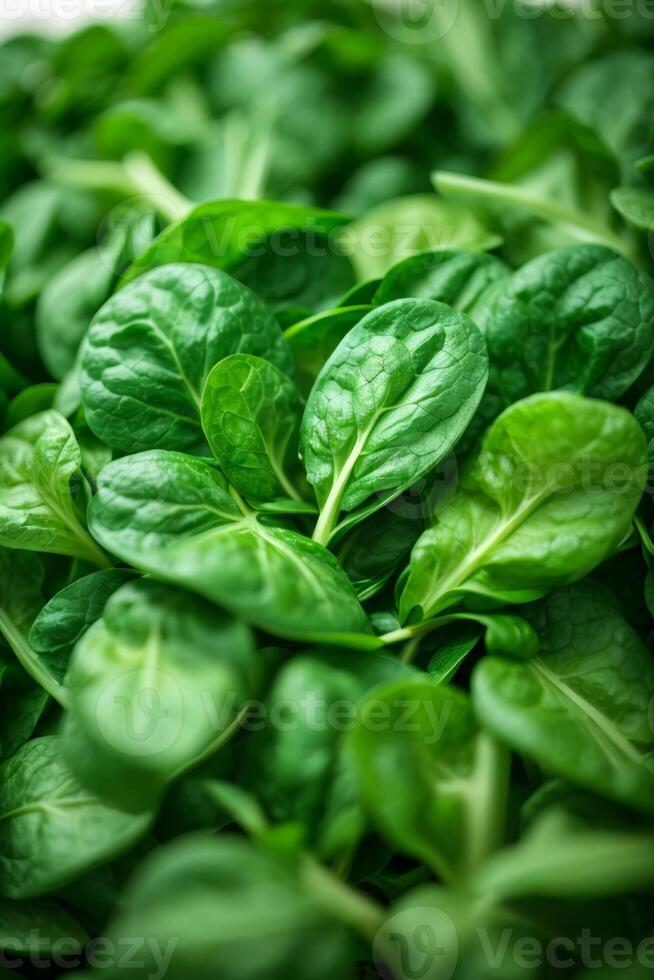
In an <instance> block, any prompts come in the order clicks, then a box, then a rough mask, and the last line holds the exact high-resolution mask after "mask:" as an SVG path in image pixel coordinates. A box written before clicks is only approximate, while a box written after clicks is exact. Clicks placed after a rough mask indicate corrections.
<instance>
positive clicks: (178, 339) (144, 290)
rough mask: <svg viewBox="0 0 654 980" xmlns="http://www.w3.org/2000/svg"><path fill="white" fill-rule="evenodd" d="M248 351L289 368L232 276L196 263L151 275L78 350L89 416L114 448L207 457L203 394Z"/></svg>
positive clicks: (116, 302) (117, 298)
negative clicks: (228, 361) (212, 378)
mask: <svg viewBox="0 0 654 980" xmlns="http://www.w3.org/2000/svg"><path fill="white" fill-rule="evenodd" d="M235 353H249V354H255V355H257V356H261V357H264V358H267V359H269V360H270V361H272V362H273V363H274V364H275V365H276V366H277V367H279V368H281V369H282V370H284V371H285V372H287V373H288V372H290V371H291V370H292V360H291V355H290V352H289V351H288V350H287V348H286V345H285V343H284V339H283V337H282V334H281V331H280V329H279V327H278V326H277V324H276V323H275V321H274V320H273V318H272V316H271V315H270V314H269V313H268V311H267V309H266V307H265V306H264V305H263V303H262V302H261V300H259V299H258V298H257V297H256V296H255V295H254V294H253V293H251V292H250V290H249V289H247V287H246V286H242V285H241V284H240V283H238V282H237V281H236V280H235V279H232V277H231V276H228V275H227V274H226V273H224V272H220V271H218V270H217V269H211V268H208V267H207V266H199V265H181V264H177V265H168V266H165V267H163V268H161V269H154V270H153V271H152V272H150V273H148V274H147V275H144V276H142V277H141V278H140V279H138V280H137V281H136V282H134V283H132V284H131V285H129V286H128V287H127V288H125V289H123V290H122V291H121V292H119V293H116V294H115V295H114V296H112V298H111V299H110V300H109V301H108V302H107V303H105V305H104V306H103V307H102V309H101V310H100V311H99V313H98V314H97V315H96V317H95V319H94V320H93V323H92V324H91V327H90V330H89V333H88V336H87V338H86V340H85V342H84V345H83V347H82V372H81V387H82V401H83V405H84V411H85V414H86V419H87V421H88V424H89V426H90V427H91V429H92V430H93V431H94V432H95V434H96V435H97V436H98V437H99V438H100V439H102V440H103V441H104V442H106V443H107V444H108V445H110V446H113V447H114V448H116V449H122V450H126V451H128V452H130V451H137V450H140V449H154V448H165V449H179V450H184V451H186V452H205V451H206V441H205V438H204V434H203V432H202V426H201V424H200V401H201V398H202V390H203V388H204V384H205V382H206V379H207V376H208V374H209V372H210V371H211V369H212V367H213V366H214V365H215V364H217V363H218V362H219V361H220V360H222V358H224V357H227V356H228V355H229V354H235Z"/></svg>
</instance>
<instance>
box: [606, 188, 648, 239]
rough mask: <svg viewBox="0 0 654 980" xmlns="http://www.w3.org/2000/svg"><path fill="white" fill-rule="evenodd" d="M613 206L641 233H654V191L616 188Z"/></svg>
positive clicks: (613, 194)
mask: <svg viewBox="0 0 654 980" xmlns="http://www.w3.org/2000/svg"><path fill="white" fill-rule="evenodd" d="M610 197H611V204H612V205H613V207H614V208H615V210H616V211H617V212H618V213H619V214H621V215H622V217H623V218H624V220H625V221H626V222H627V223H628V224H630V225H633V226H634V228H638V230H639V231H646V232H649V234H652V233H654V191H647V190H643V189H642V188H640V187H616V188H615V190H613V191H611V195H610Z"/></svg>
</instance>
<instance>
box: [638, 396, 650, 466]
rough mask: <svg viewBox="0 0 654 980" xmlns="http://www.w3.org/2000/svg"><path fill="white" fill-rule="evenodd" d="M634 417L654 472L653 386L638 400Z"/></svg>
mask: <svg viewBox="0 0 654 980" xmlns="http://www.w3.org/2000/svg"><path fill="white" fill-rule="evenodd" d="M634 415H635V416H636V418H637V419H638V421H639V422H640V424H641V426H642V429H643V432H644V433H645V438H646V439H647V456H648V459H649V465H650V470H654V386H652V387H651V388H648V389H647V391H646V392H645V394H644V395H642V397H641V398H640V399H639V401H638V404H637V405H636V407H635V408H634Z"/></svg>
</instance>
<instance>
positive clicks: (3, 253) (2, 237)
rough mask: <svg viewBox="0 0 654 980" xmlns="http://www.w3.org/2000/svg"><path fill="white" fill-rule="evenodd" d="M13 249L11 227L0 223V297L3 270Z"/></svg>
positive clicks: (3, 275) (3, 222)
mask: <svg viewBox="0 0 654 980" xmlns="http://www.w3.org/2000/svg"><path fill="white" fill-rule="evenodd" d="M13 248H14V233H13V232H12V230H11V225H8V224H7V222H6V221H0V295H2V286H3V283H4V279H5V270H6V268H7V266H8V265H9V260H10V258H11V253H12V251H13Z"/></svg>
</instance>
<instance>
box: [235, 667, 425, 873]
mask: <svg viewBox="0 0 654 980" xmlns="http://www.w3.org/2000/svg"><path fill="white" fill-rule="evenodd" d="M408 672H409V668H408V667H406V666H405V665H404V664H402V663H400V662H399V661H398V660H396V659H395V658H393V657H389V656H386V655H384V654H379V653H365V652H363V651H361V652H359V653H357V654H356V656H355V657H353V656H352V655H351V654H350V653H346V652H338V651H331V650H330V651H326V652H325V653H324V654H322V655H321V654H319V653H311V654H308V655H303V656H296V657H293V658H292V659H291V660H289V661H288V663H287V664H285V665H284V666H282V668H281V669H280V670H279V671H278V672H277V674H276V675H275V678H274V681H273V683H272V686H271V688H270V690H269V692H268V694H267V696H266V699H265V701H264V710H265V718H266V719H269V720H268V722H267V723H264V724H262V725H260V726H258V730H256V731H253V732H249V733H248V734H247V735H246V736H245V738H244V740H243V742H242V749H241V755H240V758H239V767H238V768H239V777H240V780H241V781H242V782H243V784H244V785H245V786H246V787H247V788H248V789H250V790H251V791H252V792H253V793H254V794H255V795H256V797H257V799H259V800H260V801H261V803H262V804H263V806H264V809H265V811H266V813H267V814H268V815H269V816H270V818H271V820H273V821H274V822H275V823H284V822H287V821H296V822H298V823H300V824H301V825H302V827H303V828H304V830H305V833H306V839H307V843H308V845H309V846H310V847H311V849H312V850H314V851H315V852H316V853H317V854H319V855H321V856H322V857H323V858H325V859H336V858H338V857H340V856H342V855H343V854H348V853H349V852H350V851H351V849H352V848H353V847H354V846H355V845H356V844H357V843H358V841H359V838H360V837H361V835H362V832H363V829H364V826H365V821H364V817H363V812H362V809H361V802H360V799H359V794H358V790H357V784H356V779H355V774H354V772H353V768H352V762H351V760H350V759H349V758H348V756H347V754H346V751H345V745H344V741H345V733H346V732H348V731H350V730H351V729H352V726H353V723H354V717H355V711H356V705H357V702H358V701H359V700H360V699H361V697H362V696H363V695H364V694H365V693H366V691H367V690H368V689H369V688H370V687H372V686H374V685H375V684H380V683H382V682H384V681H388V680H390V679H391V678H394V677H397V676H398V675H400V676H402V675H406V674H407V673H408Z"/></svg>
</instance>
